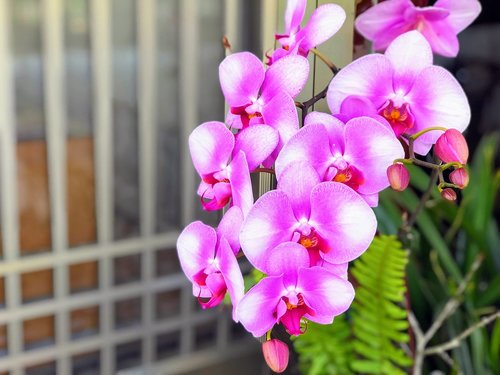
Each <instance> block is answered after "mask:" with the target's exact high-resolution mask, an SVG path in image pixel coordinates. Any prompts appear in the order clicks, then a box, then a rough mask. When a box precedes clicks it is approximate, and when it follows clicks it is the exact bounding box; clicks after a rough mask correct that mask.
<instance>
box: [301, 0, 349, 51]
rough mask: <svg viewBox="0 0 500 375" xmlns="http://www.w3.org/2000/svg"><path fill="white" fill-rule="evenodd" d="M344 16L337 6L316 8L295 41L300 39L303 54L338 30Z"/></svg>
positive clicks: (342, 10) (343, 12)
mask: <svg viewBox="0 0 500 375" xmlns="http://www.w3.org/2000/svg"><path fill="white" fill-rule="evenodd" d="M345 19H346V14H345V11H344V9H342V7H341V6H339V5H337V4H325V5H321V6H320V7H318V8H316V9H315V10H314V12H313V13H312V15H311V18H310V19H309V21H308V23H307V25H306V26H305V27H304V28H303V29H302V30H301V31H300V32H299V34H298V35H297V39H302V42H301V43H300V48H301V50H303V51H304V52H307V51H309V50H311V49H312V48H314V47H316V46H318V45H320V44H322V43H324V42H326V41H327V40H328V39H330V38H331V37H332V36H333V35H334V34H335V33H336V32H337V31H339V30H340V28H341V27H342V25H343V24H344V21H345Z"/></svg>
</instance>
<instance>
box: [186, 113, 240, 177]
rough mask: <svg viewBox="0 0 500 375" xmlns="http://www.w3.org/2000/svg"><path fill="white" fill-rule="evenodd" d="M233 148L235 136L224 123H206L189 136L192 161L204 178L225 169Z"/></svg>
mask: <svg viewBox="0 0 500 375" xmlns="http://www.w3.org/2000/svg"><path fill="white" fill-rule="evenodd" d="M233 147H234V135H233V133H231V132H230V131H229V130H228V129H227V128H226V125H224V124H223V123H222V122H218V121H212V122H205V123H203V124H201V125H200V126H198V127H197V128H196V129H194V130H193V132H192V133H191V135H190V136H189V151H190V152H191V159H192V160H193V165H194V167H195V169H196V171H197V172H198V173H199V174H200V175H201V176H202V177H203V176H204V175H207V174H210V173H214V172H218V171H220V170H222V169H224V168H225V167H226V166H227V162H228V160H229V158H230V156H231V152H232V151H233Z"/></svg>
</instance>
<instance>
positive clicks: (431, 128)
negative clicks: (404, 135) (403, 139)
mask: <svg viewBox="0 0 500 375" xmlns="http://www.w3.org/2000/svg"><path fill="white" fill-rule="evenodd" d="M434 130H441V131H443V132H445V131H446V130H448V129H447V128H444V127H442V126H431V127H430V128H427V129H424V130H421V131H419V132H418V133H415V134H413V135H410V136H408V139H413V140H415V139H417V138H418V137H420V136H421V135H423V134H425V133H428V132H431V131H434Z"/></svg>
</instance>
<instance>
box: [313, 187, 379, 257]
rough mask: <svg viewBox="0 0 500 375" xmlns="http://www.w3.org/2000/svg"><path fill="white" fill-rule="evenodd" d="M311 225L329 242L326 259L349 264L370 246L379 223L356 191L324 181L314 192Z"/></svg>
mask: <svg viewBox="0 0 500 375" xmlns="http://www.w3.org/2000/svg"><path fill="white" fill-rule="evenodd" d="M309 223H310V225H311V226H312V227H314V229H315V230H316V232H317V233H318V234H319V235H320V236H321V237H322V238H324V239H325V241H326V242H327V243H328V245H329V248H330V251H329V252H327V253H325V254H324V255H323V258H324V259H325V260H326V261H328V262H330V263H335V264H338V263H345V262H349V261H351V260H353V259H355V258H357V257H358V256H360V255H361V254H362V253H363V252H364V251H365V250H366V249H367V248H368V246H369V245H370V243H371V241H372V240H373V237H374V236H375V231H376V229H377V221H376V219H375V215H374V213H373V211H372V210H371V208H370V207H369V206H368V205H367V204H366V202H365V201H364V200H363V199H362V198H361V197H360V196H359V195H358V194H356V192H354V190H352V189H351V188H349V187H348V186H346V185H344V184H341V183H337V182H323V183H321V184H319V185H316V186H315V187H314V189H313V190H312V193H311V218H310V220H309Z"/></svg>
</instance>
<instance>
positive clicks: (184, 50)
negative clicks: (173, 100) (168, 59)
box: [179, 0, 199, 225]
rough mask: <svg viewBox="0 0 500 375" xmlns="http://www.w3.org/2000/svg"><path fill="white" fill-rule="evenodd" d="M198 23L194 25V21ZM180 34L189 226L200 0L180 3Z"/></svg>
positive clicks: (185, 220)
mask: <svg viewBox="0 0 500 375" xmlns="http://www.w3.org/2000/svg"><path fill="white" fill-rule="evenodd" d="M193 20H194V22H193ZM180 25H181V29H180V32H179V35H180V38H181V42H180V46H181V48H180V56H179V70H180V82H182V85H181V86H180V98H181V101H180V102H181V111H180V113H181V119H180V120H181V174H182V177H181V178H182V185H181V186H182V192H181V195H182V198H181V199H182V215H181V223H182V224H183V225H186V224H188V223H189V222H191V221H192V220H193V215H194V212H195V209H194V203H195V198H194V197H195V196H196V186H195V185H196V183H197V182H198V181H197V179H196V178H195V174H194V169H193V166H192V163H191V157H190V155H189V149H188V147H187V145H188V138H189V134H191V131H192V130H193V129H194V128H195V127H196V126H197V125H198V116H197V108H198V103H197V91H198V90H197V87H198V84H199V80H198V78H199V77H198V75H199V74H198V50H199V42H198V4H197V1H196V0H184V1H182V2H181V4H180Z"/></svg>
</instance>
